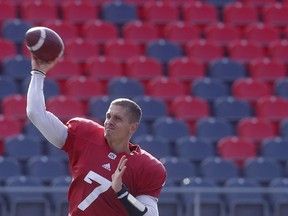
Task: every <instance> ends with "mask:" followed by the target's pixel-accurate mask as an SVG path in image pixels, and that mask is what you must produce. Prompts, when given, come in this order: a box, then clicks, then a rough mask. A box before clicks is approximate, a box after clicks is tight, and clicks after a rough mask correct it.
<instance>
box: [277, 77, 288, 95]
mask: <svg viewBox="0 0 288 216" xmlns="http://www.w3.org/2000/svg"><path fill="white" fill-rule="evenodd" d="M274 93H275V95H276V96H279V97H283V98H288V94H287V93H288V80H287V79H286V78H284V79H277V80H275V82H274Z"/></svg>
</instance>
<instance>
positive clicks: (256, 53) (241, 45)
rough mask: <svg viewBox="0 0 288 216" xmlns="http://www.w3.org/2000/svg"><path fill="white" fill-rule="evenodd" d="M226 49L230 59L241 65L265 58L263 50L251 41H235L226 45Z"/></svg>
mask: <svg viewBox="0 0 288 216" xmlns="http://www.w3.org/2000/svg"><path fill="white" fill-rule="evenodd" d="M227 49H228V56H229V57H230V58H231V59H233V60H236V61H240V62H242V63H248V62H250V61H252V60H254V59H256V58H261V57H264V56H265V51H264V48H263V47H262V46H261V45H259V44H258V43H256V42H253V41H247V40H236V41H233V42H230V43H228V45H227Z"/></svg>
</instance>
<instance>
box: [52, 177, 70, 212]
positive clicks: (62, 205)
mask: <svg viewBox="0 0 288 216" xmlns="http://www.w3.org/2000/svg"><path fill="white" fill-rule="evenodd" d="M70 183H71V176H59V177H56V178H54V179H52V181H51V187H67V191H68V187H69V186H70ZM50 198H51V200H52V204H53V205H54V208H55V216H64V215H68V210H69V203H68V200H67V192H56V193H52V194H50Z"/></svg>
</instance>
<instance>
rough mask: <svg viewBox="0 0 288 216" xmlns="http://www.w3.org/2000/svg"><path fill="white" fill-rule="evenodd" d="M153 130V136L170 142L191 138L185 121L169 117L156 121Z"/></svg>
mask: <svg viewBox="0 0 288 216" xmlns="http://www.w3.org/2000/svg"><path fill="white" fill-rule="evenodd" d="M151 129H152V135H154V136H156V137H163V138H165V139H167V140H168V141H169V142H175V141H176V140H177V139H179V138H181V137H185V136H189V127H188V125H187V124H186V123H185V122H184V121H181V120H179V119H175V118H171V117H168V116H166V117H161V118H158V119H157V120H155V121H154V122H153V123H152V125H151Z"/></svg>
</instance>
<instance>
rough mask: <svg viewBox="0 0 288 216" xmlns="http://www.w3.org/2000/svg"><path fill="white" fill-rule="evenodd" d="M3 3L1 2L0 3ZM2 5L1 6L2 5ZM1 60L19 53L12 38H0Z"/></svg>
mask: <svg viewBox="0 0 288 216" xmlns="http://www.w3.org/2000/svg"><path fill="white" fill-rule="evenodd" d="M0 5H1V4H0ZM0 7H1V6H0ZM0 49H1V53H0V62H2V61H3V60H5V59H7V58H11V57H14V56H15V55H16V54H17V47H16V46H15V44H14V42H13V41H12V40H10V39H3V38H2V39H0Z"/></svg>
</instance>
